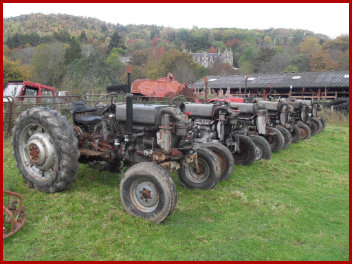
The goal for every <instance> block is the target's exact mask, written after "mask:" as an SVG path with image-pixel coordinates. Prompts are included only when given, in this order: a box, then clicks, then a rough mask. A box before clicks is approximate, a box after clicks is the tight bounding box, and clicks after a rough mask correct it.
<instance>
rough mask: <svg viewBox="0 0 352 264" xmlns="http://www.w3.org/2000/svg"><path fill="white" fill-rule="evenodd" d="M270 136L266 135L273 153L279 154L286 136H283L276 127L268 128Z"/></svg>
mask: <svg viewBox="0 0 352 264" xmlns="http://www.w3.org/2000/svg"><path fill="white" fill-rule="evenodd" d="M267 130H268V134H267V135H264V137H265V138H266V140H267V141H268V142H269V144H270V147H271V151H272V152H279V151H280V150H281V149H282V148H283V146H284V142H285V139H284V136H283V135H282V134H281V132H280V131H279V130H278V129H276V128H274V127H268V128H267Z"/></svg>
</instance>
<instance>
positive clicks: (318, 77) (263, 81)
mask: <svg viewBox="0 0 352 264" xmlns="http://www.w3.org/2000/svg"><path fill="white" fill-rule="evenodd" d="M245 79H246V75H224V76H219V75H213V76H208V88H213V89H216V88H228V87H229V88H244V87H245ZM291 85H292V87H293V88H303V87H305V88H318V87H322V88H324V87H326V88H329V87H349V72H348V71H325V72H298V73H272V74H251V75H249V76H248V80H247V88H270V87H271V88H290V86H291ZM194 87H195V88H204V79H200V80H198V81H196V82H195V83H194Z"/></svg>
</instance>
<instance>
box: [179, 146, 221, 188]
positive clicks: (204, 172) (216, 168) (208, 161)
mask: <svg viewBox="0 0 352 264" xmlns="http://www.w3.org/2000/svg"><path fill="white" fill-rule="evenodd" d="M197 157H198V166H199V171H198V172H197V170H196V166H195V163H194V162H192V163H187V161H186V160H185V159H184V160H183V161H182V162H181V168H180V169H179V170H178V177H179V179H180V181H181V182H182V183H183V184H184V185H186V186H187V187H189V188H197V189H203V190H208V189H211V188H213V187H214V186H215V185H216V184H217V183H218V182H219V180H220V177H221V166H220V163H219V160H218V158H217V157H216V155H215V154H214V153H213V152H212V151H211V150H209V149H207V148H199V149H197Z"/></svg>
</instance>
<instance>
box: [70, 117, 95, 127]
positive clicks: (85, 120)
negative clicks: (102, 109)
mask: <svg viewBox="0 0 352 264" xmlns="http://www.w3.org/2000/svg"><path fill="white" fill-rule="evenodd" d="M100 121H101V117H100V116H82V117H76V122H77V123H80V124H82V125H85V126H87V125H88V126H89V125H95V124H97V123H99V122H100Z"/></svg>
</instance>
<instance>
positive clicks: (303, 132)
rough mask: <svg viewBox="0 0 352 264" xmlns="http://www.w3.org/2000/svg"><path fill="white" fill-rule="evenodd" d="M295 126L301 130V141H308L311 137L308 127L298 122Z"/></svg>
mask: <svg viewBox="0 0 352 264" xmlns="http://www.w3.org/2000/svg"><path fill="white" fill-rule="evenodd" d="M297 126H298V127H299V129H300V130H301V139H309V138H310V136H311V131H310V128H309V126H307V125H306V124H304V123H303V122H302V121H300V122H298V124H297Z"/></svg>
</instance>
